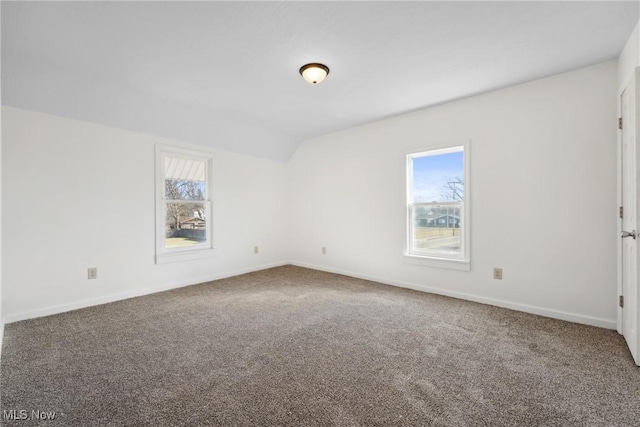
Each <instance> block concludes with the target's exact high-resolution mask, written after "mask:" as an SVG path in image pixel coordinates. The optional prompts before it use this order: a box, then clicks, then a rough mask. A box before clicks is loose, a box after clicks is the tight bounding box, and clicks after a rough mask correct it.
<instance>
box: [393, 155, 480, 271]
mask: <svg viewBox="0 0 640 427" xmlns="http://www.w3.org/2000/svg"><path fill="white" fill-rule="evenodd" d="M466 151H467V150H465V145H462V146H455V147H447V148H442V149H436V150H429V151H423V152H419V153H412V154H409V155H408V156H407V247H406V252H405V254H406V255H407V256H410V257H416V258H423V259H431V260H434V261H436V262H437V261H442V262H443V266H446V265H445V264H446V263H447V262H458V263H465V264H467V265H468V263H469V219H468V215H469V207H468V204H467V202H466V200H467V198H468V176H467V175H468V172H467V171H468V159H467V158H466V157H467V156H466Z"/></svg>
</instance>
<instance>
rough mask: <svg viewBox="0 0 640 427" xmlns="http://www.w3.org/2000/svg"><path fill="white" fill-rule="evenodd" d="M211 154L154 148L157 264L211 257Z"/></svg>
mask: <svg viewBox="0 0 640 427" xmlns="http://www.w3.org/2000/svg"><path fill="white" fill-rule="evenodd" d="M212 167H213V157H212V155H211V154H210V153H206V152H201V151H193V150H187V149H182V148H176V147H166V146H158V147H157V148H156V262H157V263H161V262H170V261H181V260H186V259H193V258H201V257H204V256H210V255H212V250H213V239H212V237H213V236H212V229H213V228H212V206H211V175H212V174H211V172H212Z"/></svg>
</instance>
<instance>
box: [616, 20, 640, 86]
mask: <svg viewBox="0 0 640 427" xmlns="http://www.w3.org/2000/svg"><path fill="white" fill-rule="evenodd" d="M636 67H640V21H638V24H637V25H636V28H635V29H634V30H633V33H631V36H630V37H629V40H628V41H627V44H626V45H625V47H624V49H623V50H622V53H620V57H619V58H618V88H620V89H622V88H623V87H624V85H626V84H627V83H628V82H629V79H630V78H631V74H632V73H633V70H634V69H635V68H636Z"/></svg>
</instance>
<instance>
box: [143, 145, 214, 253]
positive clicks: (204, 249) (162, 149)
mask: <svg viewBox="0 0 640 427" xmlns="http://www.w3.org/2000/svg"><path fill="white" fill-rule="evenodd" d="M167 155H169V156H178V157H186V158H195V159H198V160H204V161H206V163H207V183H206V184H207V186H206V193H207V199H206V200H205V201H204V202H203V203H204V205H205V210H206V212H207V216H206V218H207V224H206V227H207V231H206V233H207V238H208V239H207V243H206V244H202V245H194V246H189V247H181V248H172V249H167V248H165V247H164V241H165V229H164V227H165V208H166V200H165V198H164V195H165V184H164V157H165V156H167ZM213 161H214V155H213V153H211V152H208V151H198V150H191V149H187V148H181V147H173V146H168V145H156V154H155V178H156V179H155V181H156V182H155V190H156V193H155V205H156V221H155V229H156V234H155V236H156V238H155V243H156V253H155V261H156V264H165V263H169V262H181V261H189V260H194V259H202V258H209V257H213V256H215V254H216V249H215V248H216V246H215V236H216V234H217V233H215V218H216V215H215V203H214V200H213V194H214V191H213V186H214V180H213ZM196 203H199V202H198V201H196Z"/></svg>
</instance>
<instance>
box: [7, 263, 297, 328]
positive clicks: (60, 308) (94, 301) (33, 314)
mask: <svg viewBox="0 0 640 427" xmlns="http://www.w3.org/2000/svg"><path fill="white" fill-rule="evenodd" d="M288 264H290V263H289V262H276V263H271V264H263V265H260V266H256V267H251V268H244V269H240V270H234V271H229V272H226V273H222V274H216V275H212V276H207V277H201V278H199V279H191V280H188V281H185V282H176V283H170V284H165V285H162V286H158V287H153V288H143V289H136V290H133V291H130V292H121V293H118V294H111V295H105V296H101V297H97V298H90V299H84V300H80V301H74V302H72V303H69V304H59V305H53V306H50V307H45V308H40V309H37V310H32V311H23V312H20V313H13V314H8V315H6V316H5V322H6V323H13V322H19V321H21V320H27V319H35V318H37V317H43V316H50V315H52V314H58V313H64V312H67V311H71V310H78V309H81V308H87V307H92V306H95V305H100V304H106V303H110V302H115V301H121V300H125V299H129V298H134V297H139V296H143V295H149V294H155V293H158V292H164V291H168V290H171V289H177V288H182V287H185V286H191V285H197V284H199V283H205V282H210V281H212V280H219V279H226V278H227V277H233V276H239V275H241V274H246V273H252V272H254V271H260V270H266V269H268V268H273V267H280V266H283V265H288Z"/></svg>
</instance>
